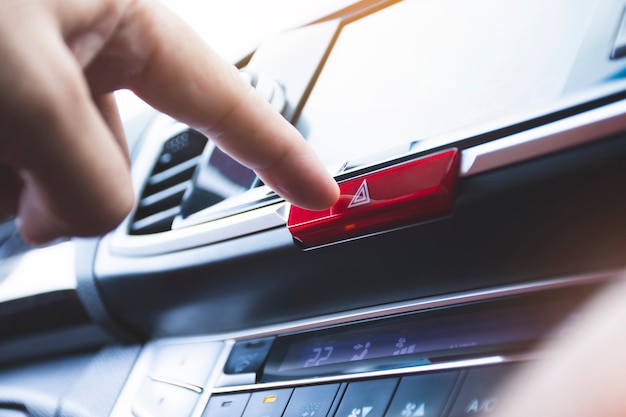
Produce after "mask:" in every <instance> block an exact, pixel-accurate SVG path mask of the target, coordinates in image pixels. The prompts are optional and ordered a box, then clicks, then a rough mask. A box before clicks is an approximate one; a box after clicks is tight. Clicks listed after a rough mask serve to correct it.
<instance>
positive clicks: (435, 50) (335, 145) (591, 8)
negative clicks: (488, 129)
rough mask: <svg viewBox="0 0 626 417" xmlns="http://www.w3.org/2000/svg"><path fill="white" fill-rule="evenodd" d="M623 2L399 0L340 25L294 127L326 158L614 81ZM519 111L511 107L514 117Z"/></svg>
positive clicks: (332, 160) (337, 159) (620, 70)
mask: <svg viewBox="0 0 626 417" xmlns="http://www.w3.org/2000/svg"><path fill="white" fill-rule="evenodd" d="M622 8H623V5H621V4H618V2H607V1H593V0H528V1H517V0H504V1H503V0H471V1H467V0H446V1H441V0H407V1H402V2H398V3H396V4H394V5H392V6H390V7H388V8H386V9H383V10H381V11H378V12H376V13H373V14H371V15H368V16H365V17H363V18H361V19H357V20H355V21H353V22H351V23H348V24H346V25H345V26H344V27H343V28H342V29H341V32H340V33H339V35H338V37H337V40H336V43H335V44H334V46H333V47H332V50H331V52H330V54H329V56H328V59H327V61H326V63H325V64H324V66H323V68H322V71H321V73H320V75H319V78H318V79H317V81H316V82H315V85H314V86H313V88H312V90H311V93H310V96H309V97H308V99H307V101H306V103H305V105H304V106H303V109H302V113H301V117H300V120H299V123H298V125H299V128H300V129H301V131H303V133H304V134H305V136H306V137H307V138H308V140H309V141H310V143H312V144H313V146H314V147H315V148H316V149H317V151H318V152H319V153H320V155H322V157H323V158H324V160H325V162H326V163H327V164H328V165H333V164H336V163H341V162H345V161H347V160H350V159H352V158H354V157H355V156H361V155H369V154H373V153H375V152H377V151H382V150H385V149H386V148H390V147H394V146H397V145H402V144H409V143H411V142H413V141H417V140H423V139H428V138H431V137H434V136H437V135H439V134H442V133H444V132H449V131H454V130H458V129H461V128H465V127H467V126H473V125H476V124H480V123H484V122H489V121H493V120H496V119H499V118H504V117H506V116H510V115H514V114H519V115H523V114H525V113H527V112H538V111H546V109H549V108H550V107H551V105H558V102H559V101H560V100H561V99H564V98H568V97H574V96H576V95H577V94H578V93H585V94H587V93H588V92H589V91H590V90H594V89H597V88H600V89H603V92H602V93H598V94H605V93H606V89H611V87H610V86H614V89H623V88H624V85H623V83H622V84H620V83H619V81H620V80H619V79H620V78H623V75H624V69H625V68H626V60H624V59H621V60H620V59H611V51H612V46H613V43H614V41H615V37H616V33H617V30H618V28H619V26H620V21H621V15H622V12H623V10H622ZM520 117H521V116H520Z"/></svg>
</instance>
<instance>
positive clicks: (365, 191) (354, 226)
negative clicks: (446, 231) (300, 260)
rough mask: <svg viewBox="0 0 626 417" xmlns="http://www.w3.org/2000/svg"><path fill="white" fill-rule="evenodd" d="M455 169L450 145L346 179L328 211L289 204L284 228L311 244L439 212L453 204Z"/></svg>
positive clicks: (445, 211) (456, 157) (454, 152)
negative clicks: (290, 205) (335, 200)
mask: <svg viewBox="0 0 626 417" xmlns="http://www.w3.org/2000/svg"><path fill="white" fill-rule="evenodd" d="M458 172H459V155H458V151H457V150H456V149H450V150H446V151H442V152H439V153H436V154H433V155H428V156H426V157H422V158H419V159H414V160H411V161H408V162H403V163H400V164H397V165H392V166H390V167H386V168H383V169H380V170H377V171H374V172H370V173H367V174H365V175H361V176H358V177H355V178H351V179H348V180H346V181H342V182H340V183H339V188H340V193H341V196H340V197H339V201H338V202H337V203H336V204H335V205H334V206H332V207H331V208H329V209H327V210H321V211H312V210H306V209H303V208H300V207H297V206H292V207H291V210H290V212H289V219H288V221H287V227H288V228H289V231H290V232H291V234H292V235H293V237H294V239H295V240H296V241H298V242H300V243H301V245H302V246H303V247H306V248H310V247H314V246H321V245H326V244H329V243H334V242H338V241H342V240H346V239H350V238H354V237H359V236H363V235H368V234H372V233H378V232H382V231H386V230H390V229H394V228H398V227H402V226H406V225H410V224H413V223H417V222H420V221H423V220H427V219H431V218H435V217H439V216H443V215H446V214H449V213H450V212H452V209H453V207H454V197H455V190H456V183H457V179H458Z"/></svg>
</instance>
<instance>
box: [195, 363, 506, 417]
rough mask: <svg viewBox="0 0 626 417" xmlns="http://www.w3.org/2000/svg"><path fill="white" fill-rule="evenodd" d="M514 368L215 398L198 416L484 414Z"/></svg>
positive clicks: (495, 401)
mask: <svg viewBox="0 0 626 417" xmlns="http://www.w3.org/2000/svg"><path fill="white" fill-rule="evenodd" d="M513 366H514V365H511V364H507V365H491V366H483V367H476V368H471V369H469V370H461V371H446V372H436V373H424V374H419V375H411V376H406V377H402V378H384V379H376V380H368V381H357V382H350V383H348V384H338V383H337V384H324V385H315V386H305V387H296V388H282V389H276V390H265V391H257V392H253V393H236V394H219V395H214V396H213V397H211V399H210V401H209V404H208V406H207V408H206V410H205V411H204V414H203V417H327V416H333V417H443V416H446V417H468V416H470V417H473V416H477V417H480V416H488V415H491V414H492V413H494V412H495V410H496V409H497V406H498V403H499V397H498V394H497V388H498V386H499V385H500V382H501V381H502V379H503V378H504V377H505V376H506V375H507V374H509V373H510V371H511V368H512V367H513Z"/></svg>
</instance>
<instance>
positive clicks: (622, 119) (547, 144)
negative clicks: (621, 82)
mask: <svg viewBox="0 0 626 417" xmlns="http://www.w3.org/2000/svg"><path fill="white" fill-rule="evenodd" d="M624 130H626V100H622V101H618V102H615V103H612V104H609V105H606V106H603V107H599V108H597V109H593V110H589V111H587V112H584V113H581V114H577V115H575V116H571V117H568V118H565V119H561V120H558V121H556V122H552V123H549V124H546V125H543V126H539V127H536V128H533V129H530V130H526V131H524V132H520V133H517V134H514V135H511V136H507V137H505V138H502V139H498V140H494V141H491V142H487V143H484V144H482V145H478V146H474V147H472V148H468V149H465V150H463V152H462V153H461V168H460V175H461V176H462V177H466V176H470V175H475V174H479V173H481V172H485V171H489V170H492V169H495V168H499V167H503V166H505V165H510V164H513V163H516V162H520V161H524V160H527V159H530V158H534V157H538V156H543V155H547V154H549V153H552V152H556V151H559V150H563V149H567V148H571V147H574V146H576V145H581V144H584V143H588V142H592V141H595V140H598V139H602V138H604V137H606V136H610V135H613V134H617V133H619V132H621V131H624Z"/></svg>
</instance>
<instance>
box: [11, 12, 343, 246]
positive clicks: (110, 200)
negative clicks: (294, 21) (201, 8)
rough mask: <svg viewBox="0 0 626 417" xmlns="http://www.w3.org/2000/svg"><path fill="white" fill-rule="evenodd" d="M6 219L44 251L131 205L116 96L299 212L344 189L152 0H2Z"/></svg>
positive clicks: (94, 229)
mask: <svg viewBox="0 0 626 417" xmlns="http://www.w3.org/2000/svg"><path fill="white" fill-rule="evenodd" d="M0 55H1V56H2V57H3V68H2V70H1V71H0V91H1V92H2V93H1V95H0V125H1V126H2V129H3V131H2V136H1V137H0V217H1V215H2V214H5V215H7V214H9V215H17V216H18V219H19V223H20V232H21V234H22V236H23V237H24V238H25V239H26V240H28V241H30V242H33V243H42V242H46V241H49V240H52V239H54V238H56V237H60V236H73V235H78V236H87V235H98V234H101V233H104V232H106V231H108V230H110V229H111V228H113V227H115V226H116V225H117V224H118V223H119V222H120V221H121V220H122V219H123V218H124V216H126V214H127V213H128V212H129V210H130V209H131V207H132V204H133V194H132V190H131V183H130V178H129V160H128V156H127V152H126V146H125V143H124V135H123V131H122V126H121V122H120V118H119V115H118V111H117V106H116V104H115V101H114V98H113V95H112V91H114V90H117V89H121V88H128V89H130V90H132V91H134V92H135V93H136V94H137V95H138V96H140V97H141V98H143V99H144V100H145V101H147V102H148V103H149V104H151V105H152V106H153V107H155V108H156V109H158V110H160V111H163V112H164V113H167V114H169V115H171V116H173V117H174V118H176V119H178V120H181V121H182V122H185V123H187V124H189V125H190V126H192V127H194V128H196V129H198V130H200V131H202V132H203V133H205V134H207V135H208V136H210V137H211V139H212V140H213V141H214V142H215V143H216V144H217V145H218V146H220V147H221V148H222V149H223V150H224V151H226V152H228V153H229V154H230V155H231V156H232V157H234V158H235V159H237V160H239V161H240V162H241V163H243V164H244V165H246V166H248V167H249V168H251V169H254V170H255V171H256V172H257V174H258V175H259V176H260V177H261V178H262V179H263V181H264V182H265V183H266V184H267V185H269V186H270V187H272V188H273V189H274V190H275V191H276V192H277V193H279V194H280V195H282V196H283V197H285V198H286V199H288V200H289V201H291V202H293V203H294V204H297V205H301V206H303V207H307V208H311V209H322V208H325V207H327V206H330V205H331V204H332V203H333V202H334V201H335V200H336V199H337V198H338V188H337V185H336V184H335V183H334V181H333V180H332V178H331V177H330V176H329V175H328V173H327V172H326V171H325V169H324V167H323V166H322V165H321V163H320V162H319V160H318V159H317V157H316V155H315V154H314V153H313V151H312V150H311V149H310V148H309V147H308V145H307V144H306V142H305V141H304V140H303V139H302V137H301V136H300V134H299V133H298V132H297V130H296V129H295V128H293V126H291V125H290V124H289V123H287V122H286V121H285V120H284V119H283V118H282V117H281V116H280V115H278V114H277V113H276V112H275V111H274V110H273V109H272V108H271V106H270V105H269V104H267V103H266V102H265V101H264V100H263V99H262V98H260V97H259V96H258V95H257V94H256V92H255V91H254V90H253V89H252V88H251V87H250V86H249V85H248V84H247V83H245V82H244V81H243V80H242V79H241V77H239V76H238V74H237V72H236V70H235V69H234V68H233V67H232V66H231V65H229V64H227V63H226V62H224V61H222V60H221V59H220V58H219V57H217V56H216V55H215V54H214V53H213V52H212V51H211V50H210V49H209V48H208V47H207V46H206V45H205V44H204V42H203V41H202V40H201V39H199V38H198V36H197V35H196V34H195V33H194V32H193V31H192V30H191V29H190V28H188V27H187V26H186V25H185V24H183V23H182V22H181V21H179V19H177V18H176V17H175V16H174V15H173V14H171V13H170V12H169V11H168V10H167V9H165V8H164V7H163V6H161V5H160V4H159V3H157V2H155V1H151V0H94V1H88V2H85V1H82V0H46V1H43V0H4V1H2V2H0Z"/></svg>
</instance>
